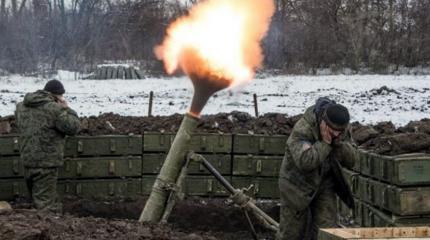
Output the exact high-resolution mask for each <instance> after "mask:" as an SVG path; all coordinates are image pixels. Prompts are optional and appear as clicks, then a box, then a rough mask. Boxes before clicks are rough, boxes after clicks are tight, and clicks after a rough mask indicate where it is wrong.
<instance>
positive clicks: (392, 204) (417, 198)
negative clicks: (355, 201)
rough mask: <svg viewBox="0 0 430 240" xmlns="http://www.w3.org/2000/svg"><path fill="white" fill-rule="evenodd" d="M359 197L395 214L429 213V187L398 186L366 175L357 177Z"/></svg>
mask: <svg viewBox="0 0 430 240" xmlns="http://www.w3.org/2000/svg"><path fill="white" fill-rule="evenodd" d="M359 184H360V185H361V186H360V191H361V193H360V198H361V199H362V200H364V201H366V202H368V203H370V204H372V205H375V206H378V207H380V208H383V209H386V210H388V211H391V212H393V213H395V214H398V215H401V216H405V215H421V214H430V186H429V187H398V186H395V185H389V184H386V183H382V182H379V181H375V180H372V179H370V178H366V177H359Z"/></svg>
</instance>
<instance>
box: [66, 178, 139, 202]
mask: <svg viewBox="0 0 430 240" xmlns="http://www.w3.org/2000/svg"><path fill="white" fill-rule="evenodd" d="M58 192H59V194H60V195H63V196H77V197H81V198H84V199H94V200H109V199H136V198H137V197H139V196H141V195H142V179H141V178H129V179H103V180H102V179H97V180H95V179H94V180H62V181H59V183H58Z"/></svg>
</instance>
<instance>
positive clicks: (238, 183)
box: [232, 177, 279, 199]
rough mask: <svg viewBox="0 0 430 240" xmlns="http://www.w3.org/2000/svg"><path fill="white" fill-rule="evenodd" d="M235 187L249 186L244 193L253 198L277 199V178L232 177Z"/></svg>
mask: <svg viewBox="0 0 430 240" xmlns="http://www.w3.org/2000/svg"><path fill="white" fill-rule="evenodd" d="M232 185H233V187H235V188H238V189H242V188H246V189H248V188H250V187H251V186H252V187H251V188H250V189H249V191H247V192H246V194H248V195H250V196H252V197H255V198H272V199H279V186H278V178H262V177H258V178H255V177H254V178H253V177H232Z"/></svg>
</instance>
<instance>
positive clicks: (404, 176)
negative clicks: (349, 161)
mask: <svg viewBox="0 0 430 240" xmlns="http://www.w3.org/2000/svg"><path fill="white" fill-rule="evenodd" d="M360 168H361V173H362V174H364V175H367V176H370V177H373V178H377V179H379V180H381V181H385V182H388V183H391V184H394V185H399V186H412V185H430V174H429V172H430V154H424V153H412V154H402V155H397V156H383V155H378V154H373V153H368V152H367V153H366V152H362V154H361V158H360Z"/></svg>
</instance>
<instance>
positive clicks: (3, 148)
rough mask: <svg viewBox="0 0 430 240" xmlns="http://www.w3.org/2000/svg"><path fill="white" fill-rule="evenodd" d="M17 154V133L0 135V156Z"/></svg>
mask: <svg viewBox="0 0 430 240" xmlns="http://www.w3.org/2000/svg"><path fill="white" fill-rule="evenodd" d="M17 155H19V139H18V136H17V135H4V136H0V156H17Z"/></svg>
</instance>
